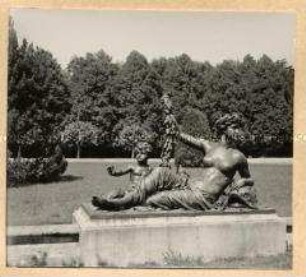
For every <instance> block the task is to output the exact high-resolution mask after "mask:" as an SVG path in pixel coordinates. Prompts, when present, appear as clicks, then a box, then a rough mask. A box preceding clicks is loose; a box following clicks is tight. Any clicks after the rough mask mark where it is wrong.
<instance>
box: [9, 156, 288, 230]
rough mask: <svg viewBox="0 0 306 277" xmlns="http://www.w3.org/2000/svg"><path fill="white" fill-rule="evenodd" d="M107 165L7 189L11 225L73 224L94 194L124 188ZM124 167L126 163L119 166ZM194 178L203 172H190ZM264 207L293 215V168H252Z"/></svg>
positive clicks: (73, 167) (76, 166) (79, 167)
mask: <svg viewBox="0 0 306 277" xmlns="http://www.w3.org/2000/svg"><path fill="white" fill-rule="evenodd" d="M107 165H109V164H108V163H106V162H103V161H101V162H81V163H73V162H72V163H70V164H69V165H68V169H67V171H66V173H65V175H64V176H63V177H62V179H61V180H60V181H59V182H53V183H49V184H34V185H28V186H23V187H14V188H9V189H8V190H7V223H8V225H38V224H57V223H70V222H72V213H73V211H74V210H75V209H76V208H77V207H78V206H79V205H80V204H81V203H83V202H89V201H90V200H91V198H92V196H93V195H100V194H103V193H107V192H108V191H110V190H111V189H113V188H120V187H121V188H124V187H125V186H126V185H127V184H128V183H129V178H128V176H123V177H111V176H109V175H108V174H107V172H106V167H107ZM117 166H118V167H125V166H127V163H117ZM187 170H188V171H189V173H190V174H191V176H196V175H197V174H199V172H200V170H201V169H197V168H196V169H187ZM250 170H251V173H252V176H253V177H254V179H255V181H256V187H257V195H258V199H259V203H260V205H261V206H262V207H271V208H275V209H276V210H277V212H278V214H279V215H280V216H291V203H292V201H291V194H292V166H291V165H289V164H278V165H271V164H265V165H261V164H256V165H255V164H254V165H250Z"/></svg>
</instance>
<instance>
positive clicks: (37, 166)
mask: <svg viewBox="0 0 306 277" xmlns="http://www.w3.org/2000/svg"><path fill="white" fill-rule="evenodd" d="M67 165H68V163H67V161H66V159H65V157H64V155H63V154H62V151H61V149H60V148H56V150H55V154H54V155H53V156H51V157H49V158H31V159H27V158H16V159H9V160H8V161H7V169H6V170H7V186H9V187H10V186H15V185H17V184H18V185H19V184H26V183H36V182H51V181H56V180H57V179H58V178H59V176H60V175H62V174H63V173H64V172H65V171H66V169H67Z"/></svg>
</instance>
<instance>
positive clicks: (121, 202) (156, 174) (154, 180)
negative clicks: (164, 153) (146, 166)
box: [92, 167, 179, 210]
mask: <svg viewBox="0 0 306 277" xmlns="http://www.w3.org/2000/svg"><path fill="white" fill-rule="evenodd" d="M178 181H179V178H178V177H177V176H176V175H175V174H174V173H172V172H171V171H170V170H169V169H167V168H161V167H158V168H155V169H154V170H153V171H152V172H151V174H150V175H148V176H146V177H145V178H143V179H142V180H141V181H140V183H139V186H137V188H135V190H133V191H130V192H127V193H126V194H125V195H124V196H123V197H122V198H107V197H106V198H104V197H100V198H98V197H94V198H93V200H92V204H93V205H94V206H97V207H99V208H101V209H105V210H120V209H128V208H131V207H134V206H137V205H141V204H143V203H144V202H145V200H146V199H147V198H148V197H149V196H150V195H152V194H154V193H155V192H157V191H162V190H170V189H171V188H173V187H174V186H175V185H176V184H177V183H178Z"/></svg>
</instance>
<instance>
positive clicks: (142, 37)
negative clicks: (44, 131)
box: [11, 9, 296, 67]
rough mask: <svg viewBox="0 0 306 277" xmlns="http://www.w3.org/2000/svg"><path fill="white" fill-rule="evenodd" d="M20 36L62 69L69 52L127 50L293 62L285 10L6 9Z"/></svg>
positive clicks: (119, 53)
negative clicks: (275, 11) (51, 56)
mask: <svg viewBox="0 0 306 277" xmlns="http://www.w3.org/2000/svg"><path fill="white" fill-rule="evenodd" d="M11 15H12V17H13V20H14V26H15V29H16V31H17V34H18V37H19V39H20V40H21V39H23V38H26V39H27V40H28V41H29V42H33V43H34V45H36V46H39V47H42V48H44V49H46V50H48V51H50V52H51V53H52V54H53V55H54V57H55V58H56V59H57V61H58V62H59V63H60V64H61V65H62V66H63V67H65V66H66V65H67V64H68V63H69V61H70V59H71V58H72V56H73V55H77V56H84V55H85V54H86V53H88V52H91V53H94V52H97V51H99V50H100V49H103V50H104V51H105V52H106V53H107V54H109V55H110V56H112V57H113V60H114V61H116V62H123V61H124V60H125V58H126V57H127V55H128V54H129V53H130V52H131V51H132V50H137V51H139V52H140V53H142V54H143V55H145V56H146V57H147V58H148V60H152V59H154V58H159V57H162V56H163V57H174V56H178V55H180V54H182V53H186V54H188V55H189V56H190V57H191V58H192V59H193V60H196V61H209V62H210V63H212V64H216V63H220V62H222V61H223V60H224V59H233V60H242V58H243V57H244V56H245V55H247V54H251V55H252V56H254V57H255V58H259V57H260V56H262V55H263V54H267V55H268V56H270V57H271V58H272V59H273V60H279V59H286V60H287V62H288V63H289V64H292V63H293V60H294V32H295V23H296V22H295V17H294V15H293V14H290V13H254V12H252V13H237V12H227V13H225V12H174V11H171V12H169V11H168V12H166V11H164V12H161V11H88V10H86V11H82V10H42V9H14V10H11Z"/></svg>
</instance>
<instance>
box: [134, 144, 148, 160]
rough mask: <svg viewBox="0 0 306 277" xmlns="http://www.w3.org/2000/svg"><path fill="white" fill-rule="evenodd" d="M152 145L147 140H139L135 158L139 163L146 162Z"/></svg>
mask: <svg viewBox="0 0 306 277" xmlns="http://www.w3.org/2000/svg"><path fill="white" fill-rule="evenodd" d="M151 151H152V147H151V145H150V144H149V143H147V142H138V143H137V145H136V148H135V158H136V160H137V162H139V163H146V162H147V160H148V158H149V153H150V152H151Z"/></svg>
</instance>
